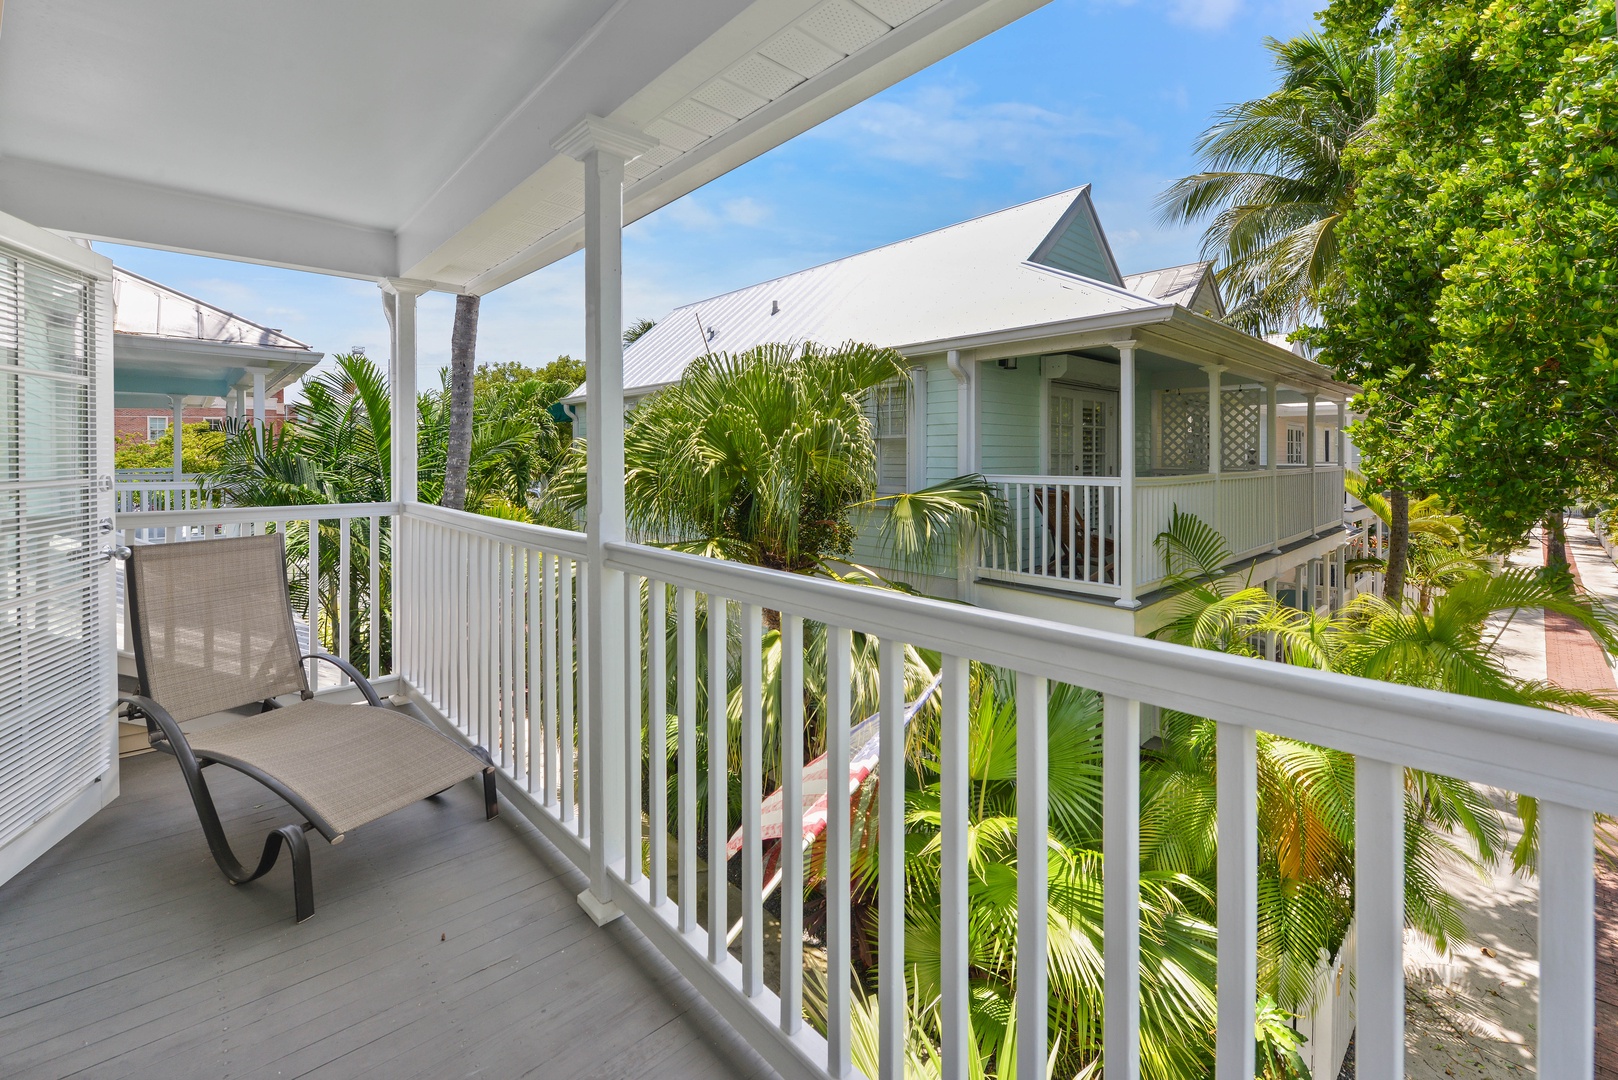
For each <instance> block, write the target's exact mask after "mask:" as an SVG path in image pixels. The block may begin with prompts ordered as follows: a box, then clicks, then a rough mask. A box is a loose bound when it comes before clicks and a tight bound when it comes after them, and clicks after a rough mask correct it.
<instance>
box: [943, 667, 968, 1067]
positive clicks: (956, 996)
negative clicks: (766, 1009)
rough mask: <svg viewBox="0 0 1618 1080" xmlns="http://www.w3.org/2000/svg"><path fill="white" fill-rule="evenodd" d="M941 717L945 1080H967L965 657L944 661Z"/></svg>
mask: <svg viewBox="0 0 1618 1080" xmlns="http://www.w3.org/2000/svg"><path fill="white" fill-rule="evenodd" d="M943 673H944V683H943V686H942V687H941V689H942V690H943V694H944V706H943V719H942V721H941V723H940V727H941V731H940V739H939V759H940V760H939V772H940V776H939V890H940V896H939V900H940V904H939V908H940V910H939V917H940V946H941V957H940V959H941V964H940V967H941V969H942V971H941V978H942V982H943V1000H942V1001H941V1002H940V1003H939V1010H940V1016H939V1019H940V1025H939V1026H940V1028H941V1030H942V1031H943V1035H944V1042H943V1046H942V1047H940V1049H941V1050H942V1052H943V1058H944V1061H943V1077H942V1080H967V1077H968V1075H969V1072H968V1068H969V1065H970V1058H969V1055H970V1052H971V1051H970V1047H969V1041H970V1039H971V1034H972V1028H971V1020H970V1013H969V1012H968V1009H967V1001H968V999H967V990H968V984H967V960H968V957H967V937H966V918H967V887H966V885H967V865H966V830H967V814H966V809H967V783H968V780H969V769H968V766H969V764H970V762H969V761H968V758H967V755H968V753H969V752H970V751H969V749H968V745H967V743H968V740H967V736H968V734H969V726H970V715H969V712H968V707H969V706H970V704H971V678H970V677H971V667H970V664H969V663H968V662H967V661H966V660H965V659H964V658H962V657H958V656H945V657H943Z"/></svg>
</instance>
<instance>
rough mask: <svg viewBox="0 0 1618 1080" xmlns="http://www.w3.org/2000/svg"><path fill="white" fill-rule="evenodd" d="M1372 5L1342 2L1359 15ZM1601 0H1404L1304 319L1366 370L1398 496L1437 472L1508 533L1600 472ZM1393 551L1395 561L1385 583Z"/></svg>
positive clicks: (1609, 267) (1608, 257)
mask: <svg viewBox="0 0 1618 1080" xmlns="http://www.w3.org/2000/svg"><path fill="white" fill-rule="evenodd" d="M1364 6H1365V5H1364V4H1362V3H1350V4H1342V3H1339V4H1334V5H1333V8H1332V10H1333V11H1335V10H1336V9H1338V8H1354V9H1355V10H1353V11H1347V12H1343V13H1340V15H1341V20H1342V21H1343V22H1345V23H1355V22H1356V20H1358V21H1359V24H1361V25H1363V21H1364V20H1363V18H1361V16H1363V14H1364V12H1363V10H1361V9H1363V8H1364ZM1603 15H1604V12H1602V11H1600V10H1598V9H1597V7H1596V6H1595V5H1591V4H1588V3H1586V2H1584V0H1492V2H1490V3H1484V4H1479V3H1475V2H1472V0H1399V2H1398V3H1395V4H1393V5H1392V7H1391V18H1390V21H1389V22H1388V24H1387V25H1388V26H1390V27H1391V28H1392V34H1393V39H1394V40H1395V42H1396V48H1397V51H1398V54H1399V56H1400V63H1399V67H1398V71H1397V74H1396V76H1395V79H1394V83H1393V86H1392V87H1391V89H1390V90H1389V92H1388V94H1387V95H1386V96H1385V98H1384V100H1383V103H1382V106H1381V108H1380V110H1379V112H1378V115H1377V118H1376V120H1375V122H1374V124H1372V125H1371V126H1370V128H1369V129H1368V131H1367V133H1366V135H1365V136H1363V137H1362V138H1361V139H1359V140H1357V141H1356V143H1355V145H1354V146H1353V147H1351V148H1350V149H1349V152H1348V153H1347V154H1346V155H1345V161H1346V162H1347V164H1348V165H1349V167H1350V168H1351V169H1352V170H1353V172H1354V174H1355V177H1356V183H1355V188H1354V192H1355V199H1354V205H1353V207H1352V209H1351V210H1350V211H1349V213H1348V214H1347V215H1345V217H1344V219H1343V222H1342V224H1341V225H1340V226H1339V229H1338V234H1339V249H1340V258H1341V268H1342V288H1341V289H1339V290H1335V291H1333V292H1332V293H1330V294H1326V295H1323V296H1322V298H1321V309H1322V316H1323V322H1324V325H1323V327H1322V329H1321V331H1320V332H1319V333H1318V334H1317V335H1316V336H1315V339H1314V340H1315V341H1316V343H1317V344H1319V345H1321V346H1322V347H1323V349H1324V356H1325V358H1326V359H1327V360H1328V361H1329V362H1330V363H1332V364H1333V365H1334V366H1335V367H1336V368H1337V370H1338V372H1339V373H1340V374H1341V375H1342V376H1343V377H1345V378H1347V379H1349V380H1351V381H1354V382H1357V383H1359V384H1360V385H1362V386H1363V387H1364V388H1365V393H1364V395H1363V396H1362V398H1361V399H1360V403H1359V404H1360V409H1361V411H1362V412H1364V414H1365V416H1366V419H1365V420H1364V421H1362V422H1361V423H1359V424H1358V425H1356V427H1355V429H1354V438H1355V441H1356V443H1357V445H1359V447H1360V448H1361V450H1362V452H1363V455H1364V462H1365V468H1366V471H1367V475H1368V477H1369V479H1370V480H1371V481H1372V482H1373V483H1374V484H1376V485H1377V486H1378V487H1379V488H1382V489H1385V490H1391V491H1392V492H1393V497H1394V498H1395V500H1396V501H1397V499H1399V498H1402V497H1403V493H1404V492H1406V491H1416V492H1436V493H1444V494H1445V495H1447V496H1448V497H1449V501H1451V502H1453V503H1454V504H1455V505H1457V506H1462V507H1464V508H1465V510H1466V512H1467V514H1468V516H1469V517H1472V518H1473V519H1474V522H1475V525H1476V526H1477V527H1478V529H1479V531H1480V532H1481V533H1482V534H1483V535H1484V536H1486V537H1487V538H1488V539H1490V540H1491V541H1492V542H1493V543H1495V544H1497V545H1500V546H1506V545H1508V544H1510V543H1512V542H1514V541H1517V540H1520V539H1521V538H1522V537H1523V536H1524V535H1525V534H1526V532H1527V531H1528V529H1529V528H1530V527H1531V526H1532V525H1533V524H1534V523H1535V522H1536V521H1539V520H1544V519H1546V518H1547V517H1553V516H1554V515H1555V514H1556V512H1557V511H1559V510H1560V508H1561V507H1562V506H1564V505H1566V504H1567V503H1568V502H1570V501H1571V500H1572V498H1573V496H1574V495H1575V493H1577V492H1578V491H1581V490H1589V489H1590V485H1591V484H1592V483H1593V482H1595V483H1605V482H1606V478H1607V477H1608V476H1610V470H1608V469H1605V468H1603V467H1602V466H1603V464H1604V463H1606V462H1608V461H1610V458H1609V457H1607V456H1604V455H1608V454H1609V453H1610V451H1608V449H1607V446H1608V444H1609V443H1610V435H1611V426H1612V425H1611V419H1610V418H1611V414H1612V411H1613V408H1612V405H1613V391H1612V383H1611V376H1610V369H1611V364H1610V360H1609V359H1608V357H1609V356H1610V341H1611V338H1612V334H1611V332H1610V329H1609V328H1610V326H1611V324H1612V321H1613V320H1612V318H1611V306H1610V305H1611V299H1610V297H1611V288H1612V281H1613V273H1614V265H1615V264H1614V262H1613V245H1612V243H1611V238H1612V237H1613V235H1614V234H1613V232H1612V219H1611V208H1612V203H1613V198H1612V184H1613V177H1614V164H1613V158H1612V141H1613V140H1612V120H1611V117H1612V115H1613V107H1612V100H1613V98H1612V94H1613V90H1612V70H1613V63H1612V60H1613V55H1612V52H1611V48H1612V46H1611V41H1610V31H1609V30H1607V29H1606V28H1605V27H1604V25H1603ZM1328 17H1329V18H1330V17H1332V12H1331V11H1329V12H1328ZM1603 241H1606V242H1605V243H1603ZM1586 462H1589V463H1591V464H1593V465H1594V466H1595V467H1594V468H1591V467H1589V466H1587V465H1586ZM1394 539H1395V541H1397V540H1398V539H1399V535H1398V530H1397V529H1396V530H1395V536H1394ZM1403 570H1404V567H1403V562H1402V560H1396V561H1395V564H1394V565H1391V566H1390V567H1389V575H1388V576H1389V587H1390V589H1389V591H1390V595H1392V594H1393V586H1394V585H1395V584H1396V582H1399V581H1400V579H1401V576H1402V574H1403Z"/></svg>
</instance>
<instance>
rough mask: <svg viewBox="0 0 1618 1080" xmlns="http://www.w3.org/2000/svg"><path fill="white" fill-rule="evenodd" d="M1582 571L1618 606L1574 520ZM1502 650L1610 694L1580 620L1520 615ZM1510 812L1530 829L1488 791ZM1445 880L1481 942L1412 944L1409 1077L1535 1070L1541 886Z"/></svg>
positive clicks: (1505, 630)
mask: <svg viewBox="0 0 1618 1080" xmlns="http://www.w3.org/2000/svg"><path fill="white" fill-rule="evenodd" d="M1568 549H1569V551H1568V553H1569V558H1570V560H1571V562H1572V564H1573V568H1574V573H1575V575H1576V577H1577V578H1578V580H1579V581H1580V582H1581V584H1582V585H1583V586H1584V588H1585V589H1586V590H1587V591H1588V592H1589V593H1590V594H1591V596H1592V597H1593V598H1594V599H1596V600H1598V601H1600V602H1602V603H1605V604H1607V605H1608V606H1609V607H1611V608H1612V609H1613V611H1614V612H1615V613H1618V566H1614V564H1613V562H1612V560H1611V559H1609V558H1608V557H1607V555H1606V552H1605V551H1604V550H1603V549H1602V547H1601V544H1600V542H1599V541H1598V540H1597V539H1596V538H1595V535H1594V534H1593V533H1591V532H1590V530H1589V528H1588V526H1587V525H1586V524H1585V522H1584V521H1583V520H1582V519H1578V518H1574V519H1571V520H1570V521H1569V522H1568ZM1544 560H1545V552H1544V546H1543V543H1542V541H1541V540H1540V539H1538V538H1536V539H1535V541H1534V542H1533V544H1532V545H1531V546H1530V547H1528V548H1525V549H1523V550H1521V551H1518V552H1515V553H1513V555H1512V557H1511V559H1510V562H1511V564H1512V565H1514V566H1542V565H1544ZM1495 630H1496V632H1497V633H1498V634H1499V641H1498V647H1499V650H1500V652H1501V654H1502V656H1503V657H1504V659H1505V661H1506V663H1507V664H1508V665H1509V666H1510V668H1511V670H1512V671H1513V673H1515V674H1516V675H1517V676H1518V677H1519V678H1523V679H1549V680H1550V681H1552V682H1555V683H1558V684H1560V685H1562V686H1567V687H1572V688H1577V689H1581V690H1612V689H1614V686H1615V680H1614V676H1613V668H1612V665H1611V662H1610V660H1609V658H1608V657H1607V655H1606V653H1605V652H1604V651H1603V650H1602V648H1601V646H1600V645H1599V644H1598V643H1597V642H1596V640H1595V639H1594V638H1593V637H1592V636H1591V635H1590V633H1589V632H1588V631H1586V630H1585V629H1584V628H1583V627H1581V626H1579V625H1578V624H1577V623H1576V622H1574V621H1573V620H1572V619H1568V618H1566V617H1565V616H1560V615H1556V614H1555V613H1545V612H1540V611H1531V612H1519V613H1518V614H1517V615H1516V616H1515V617H1514V618H1512V619H1511V620H1510V621H1509V622H1507V621H1506V620H1504V619H1502V620H1499V621H1498V622H1497V623H1496V624H1495ZM1490 794H1491V796H1492V797H1494V798H1496V799H1497V801H1498V803H1499V805H1500V807H1501V809H1502V810H1504V811H1505V812H1506V817H1507V821H1508V826H1509V827H1510V828H1511V829H1512V830H1513V834H1514V835H1513V836H1512V837H1511V839H1512V840H1515V833H1516V831H1517V830H1520V828H1521V826H1520V823H1519V822H1518V820H1517V818H1516V815H1515V809H1516V807H1515V805H1514V802H1513V801H1512V799H1511V797H1510V796H1509V795H1508V794H1507V793H1505V792H1490ZM1444 884H1445V887H1446V888H1448V889H1449V890H1450V891H1451V892H1452V893H1454V894H1455V895H1456V896H1458V897H1459V898H1460V899H1461V900H1462V902H1463V903H1464V904H1465V905H1466V910H1467V924H1468V929H1469V930H1470V931H1471V934H1472V940H1471V942H1469V943H1468V944H1467V945H1465V946H1462V947H1459V948H1458V949H1457V950H1456V951H1454V952H1452V953H1450V954H1449V955H1439V954H1438V953H1436V952H1435V951H1433V950H1432V949H1431V948H1429V947H1428V946H1426V944H1425V943H1424V942H1422V941H1421V940H1420V939H1418V938H1411V939H1410V940H1409V941H1408V942H1407V952H1406V972H1407V980H1406V981H1407V997H1406V1000H1407V1002H1408V1005H1407V1013H1406V1025H1407V1026H1406V1045H1407V1048H1408V1056H1407V1073H1406V1075H1407V1076H1409V1077H1410V1078H1411V1080H1449V1078H1450V1077H1473V1078H1477V1080H1503V1078H1506V1077H1520V1076H1532V1075H1534V1073H1535V1069H1534V1063H1533V1057H1534V1043H1535V1036H1534V1029H1535V1025H1536V1023H1537V1011H1538V1004H1537V1003H1538V986H1537V983H1538V978H1539V961H1538V951H1539V950H1538V945H1537V938H1538V931H1539V924H1538V916H1539V885H1538V882H1537V881H1536V880H1533V879H1526V880H1525V879H1523V878H1520V877H1517V876H1516V875H1514V874H1512V873H1511V872H1510V870H1509V868H1506V869H1503V870H1501V871H1499V872H1496V873H1492V874H1489V875H1486V876H1485V877H1483V878H1481V879H1480V878H1479V876H1478V875H1477V874H1475V873H1473V872H1471V871H1468V870H1465V869H1463V868H1459V867H1456V868H1452V869H1451V870H1449V871H1448V872H1447V873H1446V874H1445V881H1444ZM1596 917H1597V925H1596V941H1597V970H1596V984H1597V985H1596V996H1597V1006H1596V1030H1597V1035H1596V1056H1597V1063H1596V1077H1597V1080H1618V872H1614V871H1613V870H1612V869H1611V868H1610V867H1607V866H1605V865H1603V864H1598V865H1597V867H1596Z"/></svg>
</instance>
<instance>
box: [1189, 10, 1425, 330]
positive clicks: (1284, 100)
mask: <svg viewBox="0 0 1618 1080" xmlns="http://www.w3.org/2000/svg"><path fill="white" fill-rule="evenodd" d="M1265 47H1266V48H1268V49H1269V51H1270V53H1271V55H1272V56H1274V58H1275V67H1276V72H1277V75H1278V77H1279V79H1278V81H1279V85H1278V86H1277V88H1276V89H1275V90H1274V91H1273V92H1272V93H1270V94H1268V95H1266V96H1264V97H1261V98H1257V99H1255V100H1253V101H1244V102H1241V103H1239V104H1236V105H1231V106H1228V107H1227V108H1225V109H1223V110H1221V111H1220V112H1219V113H1218V115H1217V116H1216V121H1215V123H1214V125H1213V126H1212V127H1210V128H1208V129H1207V130H1206V131H1204V132H1203V133H1202V135H1201V137H1200V138H1199V139H1198V140H1197V148H1196V152H1197V156H1198V158H1199V159H1200V160H1201V162H1202V165H1203V166H1204V170H1203V171H1202V172H1199V173H1197V174H1195V175H1193V176H1187V177H1185V178H1184V179H1181V180H1177V181H1175V182H1174V184H1172V185H1170V187H1169V188H1168V190H1166V191H1165V192H1163V194H1162V195H1161V196H1159V197H1158V205H1159V207H1160V209H1161V212H1162V216H1163V219H1164V220H1165V221H1167V222H1169V223H1171V224H1183V223H1189V222H1196V221H1202V220H1204V219H1210V220H1209V223H1208V226H1207V229H1206V231H1205V232H1204V233H1203V240H1202V252H1203V255H1204V256H1205V257H1207V258H1212V259H1217V260H1218V261H1219V279H1220V282H1221V283H1222V284H1223V285H1224V287H1225V292H1226V295H1227V296H1228V297H1230V298H1231V299H1232V300H1233V303H1232V305H1231V309H1230V312H1229V315H1228V316H1227V319H1228V321H1229V322H1231V323H1232V324H1234V325H1236V326H1239V327H1241V328H1242V329H1244V330H1248V331H1251V332H1254V333H1272V332H1283V333H1285V332H1288V331H1291V330H1293V329H1294V328H1296V327H1297V326H1298V324H1299V322H1300V321H1301V320H1302V318H1303V317H1304V315H1305V314H1306V313H1307V312H1309V311H1310V310H1311V309H1312V305H1313V302H1314V298H1315V296H1316V294H1317V293H1319V292H1321V291H1322V290H1330V289H1335V288H1337V287H1338V274H1337V228H1338V224H1339V222H1340V221H1341V219H1342V215H1343V213H1344V212H1345V211H1346V210H1347V209H1348V208H1349V206H1350V205H1351V204H1352V201H1353V195H1354V184H1353V176H1352V174H1351V173H1350V172H1349V171H1348V170H1347V169H1346V168H1345V167H1344V165H1343V154H1344V152H1345V151H1346V150H1347V148H1348V147H1349V146H1350V145H1351V144H1352V143H1353V142H1354V140H1356V139H1357V138H1359V136H1360V134H1361V132H1362V131H1364V129H1365V127H1366V124H1367V123H1368V122H1369V121H1370V119H1371V118H1372V117H1373V116H1375V114H1376V108H1377V102H1378V100H1379V99H1380V98H1381V96H1382V94H1383V93H1384V92H1385V91H1386V89H1387V87H1388V85H1389V83H1390V81H1391V79H1392V75H1393V56H1392V53H1391V52H1390V51H1389V50H1387V49H1386V48H1383V47H1381V46H1379V45H1377V44H1375V43H1372V42H1368V41H1354V40H1349V39H1346V38H1342V37H1335V36H1331V35H1325V34H1306V35H1304V36H1302V37H1297V38H1293V39H1292V40H1290V41H1277V40H1275V39H1273V38H1269V39H1266V40H1265Z"/></svg>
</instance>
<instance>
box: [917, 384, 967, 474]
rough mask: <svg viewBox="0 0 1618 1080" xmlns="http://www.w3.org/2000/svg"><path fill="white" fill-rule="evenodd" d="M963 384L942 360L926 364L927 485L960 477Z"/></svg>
mask: <svg viewBox="0 0 1618 1080" xmlns="http://www.w3.org/2000/svg"><path fill="white" fill-rule="evenodd" d="M959 395H960V384H959V383H957V382H956V381H955V376H954V374H953V373H952V372H951V371H950V370H949V365H948V364H946V363H945V362H944V361H942V360H934V361H930V362H929V363H928V364H927V427H926V451H925V452H926V459H927V483H929V484H938V483H942V482H943V481H945V480H948V479H950V478H952V477H954V476H958V475H959V474H960V471H961V470H960V469H959V468H957V467H956V466H957V462H958V461H959V459H958V457H957V456H956V454H957V448H958V447H959V445H960V413H959V412H957V411H956V410H957V405H956V403H957V401H958V400H959Z"/></svg>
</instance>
